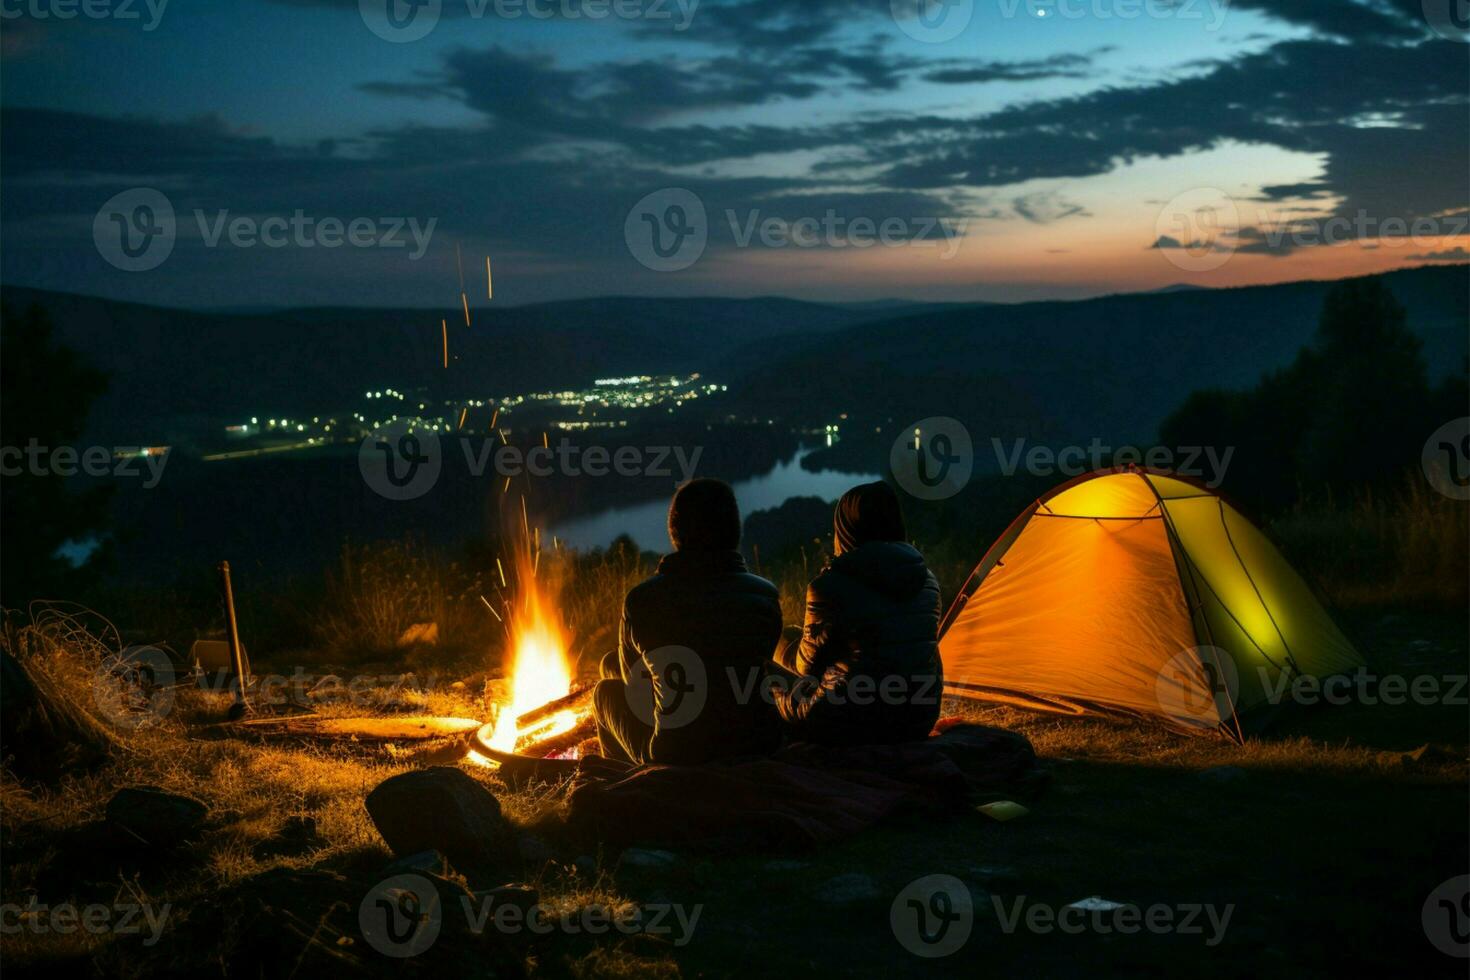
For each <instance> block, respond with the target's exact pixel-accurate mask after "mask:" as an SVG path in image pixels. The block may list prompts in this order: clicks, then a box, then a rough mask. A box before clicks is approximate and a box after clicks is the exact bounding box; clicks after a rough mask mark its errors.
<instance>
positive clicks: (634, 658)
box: [618, 599, 643, 684]
mask: <svg viewBox="0 0 1470 980" xmlns="http://www.w3.org/2000/svg"><path fill="white" fill-rule="evenodd" d="M642 660H643V654H642V652H640V651H639V649H638V643H637V641H635V640H634V639H633V624H632V622H631V618H630V617H629V614H628V600H627V599H624V600H623V615H622V618H621V620H619V622H618V663H619V664H620V665H621V667H622V671H623V683H624V684H627V683H630V682H631V680H632V679H633V678H634V677H635V676H636V675H637V671H638V667H639V666H640V664H641V662H642Z"/></svg>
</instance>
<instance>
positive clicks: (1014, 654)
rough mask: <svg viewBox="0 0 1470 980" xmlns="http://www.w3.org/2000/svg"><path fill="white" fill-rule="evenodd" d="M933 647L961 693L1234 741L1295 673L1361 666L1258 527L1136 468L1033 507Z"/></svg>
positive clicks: (1068, 487) (1185, 486) (979, 573)
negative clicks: (1140, 720) (1144, 721)
mask: <svg viewBox="0 0 1470 980" xmlns="http://www.w3.org/2000/svg"><path fill="white" fill-rule="evenodd" d="M940 652H941V655H942V656H943V659H944V674H945V683H946V685H947V686H948V687H949V688H950V690H951V692H952V693H957V694H961V695H969V696H973V697H977V698H982V699H988V700H999V701H1007V702H1012V703H1017V704H1022V705H1026V706H1030V707H1036V708H1042V709H1046V710H1054V711H1065V712H1075V713H1085V712H1091V713H1102V714H1122V715H1129V716H1135V717H1145V718H1151V719H1155V720H1157V721H1159V722H1161V723H1163V724H1165V725H1167V726H1168V727H1170V728H1173V729H1175V730H1178V731H1184V732H1191V733H1203V732H1220V733H1223V734H1226V735H1229V736H1231V737H1234V738H1240V737H1242V734H1243V730H1244V728H1243V723H1242V721H1241V717H1242V715H1246V716H1251V715H1253V714H1256V713H1257V712H1258V710H1259V709H1264V708H1265V707H1267V706H1268V705H1269V704H1270V703H1271V702H1272V700H1273V697H1272V695H1273V694H1274V693H1275V692H1277V691H1281V690H1285V688H1284V687H1283V685H1284V684H1286V683H1288V682H1289V681H1290V680H1291V679H1292V678H1295V677H1296V676H1298V675H1302V674H1306V675H1313V676H1317V677H1327V676H1331V675H1333V674H1338V673H1344V672H1348V671H1351V670H1354V669H1356V668H1358V667H1360V666H1362V664H1363V660H1362V657H1361V656H1359V654H1358V652H1357V651H1356V650H1354V649H1353V646H1352V644H1351V643H1349V642H1348V640H1347V639H1346V637H1344V636H1343V635H1342V633H1341V632H1340V631H1339V630H1338V628H1337V626H1336V625H1335V624H1334V623H1333V622H1332V620H1331V618H1330V617H1329V616H1328V615H1327V613H1326V611H1325V610H1323V609H1322V607H1321V605H1320V604H1319V603H1318V602H1317V600H1316V599H1315V598H1314V597H1313V595H1312V593H1311V590H1310V589H1309V588H1308V587H1307V585H1306V583H1304V582H1303V581H1302V580H1301V578H1300V577H1299V576H1298V575H1297V574H1296V572H1295V571H1293V570H1292V568H1291V567H1290V566H1289V565H1288V564H1287V563H1286V561H1285V559H1283V558H1282V557H1281V555H1280V553H1279V552H1277V551H1276V549H1275V548H1274V547H1273V546H1272V545H1271V543H1270V542H1269V541H1268V540H1267V539H1266V537H1265V536H1264V535H1263V534H1262V533H1261V532H1260V531H1259V530H1258V529H1257V528H1256V527H1254V526H1253V525H1252V524H1251V523H1250V522H1249V521H1247V520H1246V519H1245V518H1243V517H1242V516H1241V515H1240V514H1239V513H1238V512H1237V511H1236V510H1235V509H1234V508H1233V507H1231V506H1230V505H1229V504H1228V503H1226V502H1225V501H1224V500H1223V499H1221V498H1220V497H1219V496H1217V495H1216V494H1214V493H1212V492H1211V491H1210V490H1208V489H1206V488H1204V487H1202V486H1198V485H1196V484H1194V483H1193V482H1190V481H1187V480H1183V479H1181V478H1178V477H1175V476H1171V475H1169V474H1167V473H1161V472H1157V471H1151V470H1142V469H1129V470H1123V471H1105V472H1101V473H1094V474H1090V475H1089V476H1086V477H1082V478H1080V479H1078V480H1074V481H1072V482H1071V483H1068V484H1064V485H1063V486H1061V487H1059V488H1057V489H1056V490H1054V491H1052V492H1051V493H1050V494H1048V495H1047V496H1045V497H1043V498H1041V499H1040V500H1038V501H1037V502H1036V503H1035V504H1033V505H1032V506H1031V507H1029V508H1027V510H1026V511H1025V512H1024V513H1022V514H1021V516H1020V517H1019V518H1017V520H1016V521H1015V523H1014V524H1012V525H1011V527H1010V528H1009V529H1008V530H1007V531H1006V533H1005V534H1003V535H1002V536H1001V538H1000V540H999V541H997V542H996V544H995V545H994V546H993V547H992V548H991V550H990V552H989V553H987V555H986V556H985V558H984V560H982V561H981V563H980V565H979V566H978V567H977V568H976V569H975V572H974V574H973V575H971V577H970V581H969V582H968V583H966V586H965V588H964V590H963V591H962V592H961V594H960V596H959V598H958V599H957V600H956V602H955V605H954V606H953V607H952V609H951V611H950V614H949V615H948V616H947V617H946V623H945V627H944V629H943V630H942V632H941V638H940Z"/></svg>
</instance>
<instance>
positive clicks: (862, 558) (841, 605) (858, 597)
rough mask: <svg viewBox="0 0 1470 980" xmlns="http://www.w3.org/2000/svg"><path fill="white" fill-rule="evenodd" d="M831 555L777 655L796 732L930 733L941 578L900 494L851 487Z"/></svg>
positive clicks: (780, 698) (834, 736) (936, 693)
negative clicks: (913, 539) (801, 620)
mask: <svg viewBox="0 0 1470 980" xmlns="http://www.w3.org/2000/svg"><path fill="white" fill-rule="evenodd" d="M833 531H834V533H833V546H832V551H833V558H832V560H831V562H829V563H828V564H827V567H825V568H824V569H822V571H821V573H820V574H818V575H817V577H816V578H815V579H813V580H812V582H811V584H810V585H809V586H808V587H807V594H806V624H805V626H804V627H803V628H802V631H801V635H800V638H799V640H798V639H797V638H794V637H793V638H792V641H791V642H789V643H787V644H786V645H785V646H784V647H782V649H781V650H780V651H779V652H778V653H777V655H776V660H777V662H778V663H779V664H781V666H782V667H784V668H786V669H787V670H788V671H792V672H794V673H795V674H797V675H800V676H799V677H798V678H796V679H795V680H794V681H793V682H792V683H791V684H790V685H789V687H788V688H787V690H785V691H784V692H782V693H778V694H777V696H776V699H775V700H776V704H777V707H778V708H779V710H780V712H781V717H782V718H783V719H784V720H785V722H786V723H787V724H788V726H789V727H790V730H791V733H792V735H794V736H795V737H796V738H798V739H801V740H804V741H813V742H825V743H829V744H849V745H850V744H858V745H862V744H877V743H891V742H905V741H910V740H915V739H921V738H924V737H925V736H927V735H928V734H929V731H930V730H931V729H932V728H933V727H934V723H935V721H937V720H938V719H939V705H940V698H941V696H942V690H943V687H944V674H943V669H942V667H941V665H940V662H939V639H938V633H939V616H940V603H939V582H938V581H937V580H936V579H935V578H934V575H933V574H932V573H931V572H930V571H929V568H928V566H927V565H925V564H924V556H923V555H921V554H919V552H918V550H917V549H915V548H914V547H913V546H912V545H910V544H909V543H908V541H907V540H906V539H907V537H908V534H907V532H906V530H905V527H904V521H903V511H902V508H901V506H900V505H899V500H898V494H897V493H895V492H894V490H893V488H892V487H890V486H889V485H888V484H886V483H866V484H863V485H862V486H857V487H853V488H852V489H851V490H849V491H848V492H847V493H845V494H843V496H842V499H841V500H839V501H838V502H837V509H836V513H835V514H834V516H833Z"/></svg>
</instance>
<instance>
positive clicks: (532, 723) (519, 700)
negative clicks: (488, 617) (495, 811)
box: [470, 534, 594, 765]
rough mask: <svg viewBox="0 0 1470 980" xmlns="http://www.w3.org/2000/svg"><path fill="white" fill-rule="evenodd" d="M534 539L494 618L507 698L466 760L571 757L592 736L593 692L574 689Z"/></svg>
mask: <svg viewBox="0 0 1470 980" xmlns="http://www.w3.org/2000/svg"><path fill="white" fill-rule="evenodd" d="M533 540H534V539H533V538H532V537H531V536H530V535H529V534H527V535H526V546H525V547H524V548H523V549H519V554H518V555H517V560H516V598H515V601H514V602H513V603H512V602H507V603H506V615H504V616H500V614H499V613H497V614H496V615H497V616H500V619H501V622H502V623H503V624H504V625H505V627H506V633H507V635H508V637H509V639H510V648H511V672H510V683H509V700H508V701H505V702H502V703H498V704H493V705H491V709H492V711H494V712H495V714H494V717H493V719H492V720H491V721H490V722H489V723H487V724H486V725H484V726H483V727H482V728H481V729H480V731H479V733H478V735H477V736H476V741H477V742H478V744H479V746H480V748H481V749H483V750H484V751H483V752H471V753H470V759H471V760H472V761H474V762H477V763H480V764H482V765H494V764H495V762H496V759H495V757H496V756H497V755H501V754H505V755H510V754H515V755H529V756H537V757H541V758H546V757H551V756H558V757H561V758H570V757H574V756H575V754H576V752H577V747H578V746H579V745H580V743H581V742H582V741H584V740H585V739H587V738H590V737H591V736H592V735H593V734H594V727H593V723H592V716H591V709H590V705H589V704H588V701H589V700H590V697H591V694H592V690H591V688H590V687H582V688H577V687H574V677H573V664H572V657H571V652H570V647H571V637H570V636H569V635H568V633H567V631H566V629H565V628H564V627H563V625H562V623H561V621H560V618H559V617H558V616H557V613H556V609H555V605H554V602H553V600H552V597H551V593H550V590H549V589H548V588H547V586H546V585H545V583H543V582H542V581H541V580H540V579H539V578H538V576H537V571H538V568H539V564H540V563H539V561H538V555H537V553H536V552H535V551H533V547H534V545H533ZM487 604H488V603H487ZM492 611H493V607H492Z"/></svg>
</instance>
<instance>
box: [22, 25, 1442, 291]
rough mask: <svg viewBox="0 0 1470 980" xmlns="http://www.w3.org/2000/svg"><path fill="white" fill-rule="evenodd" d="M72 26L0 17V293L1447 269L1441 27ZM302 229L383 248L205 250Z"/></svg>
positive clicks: (872, 283)
mask: <svg viewBox="0 0 1470 980" xmlns="http://www.w3.org/2000/svg"><path fill="white" fill-rule="evenodd" d="M89 2H90V3H91V4H92V5H93V12H94V13H108V14H109V15H108V16H88V15H87V14H85V13H83V12H82V10H83V4H82V0H3V10H4V13H5V19H4V20H3V22H0V38H3V52H4V58H3V79H0V81H3V122H0V178H3V191H0V209H3V211H0V218H3V243H0V277H3V281H4V282H5V283H6V284H10V285H28V286H39V287H45V288H50V289H61V290H69V291H75V292H82V293H90V294H98V295H104V296H110V297H117V298H123V299H129V300H136V301H143V302H154V303H161V304H167V305H180V306H196V307H255V306H276V305H319V304H349V305H401V306H416V307H427V306H436V305H442V304H444V303H445V302H446V299H448V300H449V301H450V302H457V301H458V292H459V284H458V272H457V270H456V246H458V247H459V250H460V252H461V254H462V256H463V265H464V267H465V276H466V279H467V280H469V283H468V286H467V289H468V292H469V294H470V297H471V301H472V302H479V303H483V302H485V300H486V297H485V288H484V280H485V274H484V261H485V257H486V256H487V255H489V256H492V257H493V260H494V268H495V300H496V302H500V303H524V302H533V301H540V300H547V299H563V298H571V297H579V296H590V295H604V294H645V295H723V296H754V295H772V294H779V295H787V296H794V297H801V298H809V299H833V300H835V299H848V300H864V299H876V298H881V297H906V298H916V299H933V300H960V299H984V300H997V301H1015V300H1025V299H1036V298H1049V297H1062V298H1066V297H1078V296H1085V295H1094V294H1098V293H1104V292H1114V291H1127V290H1137V289H1150V288H1157V287H1162V286H1166V285H1170V284H1173V283H1180V282H1188V283H1194V284H1199V285H1210V286H1223V285H1236V284H1242V283H1257V282H1277V281H1285V280H1291V279H1303V278H1331V277H1338V276H1343V275H1349V274H1353V273H1357V272H1367V271H1376V270H1383V269H1392V268H1400V267H1404V266H1409V265H1416V264H1420V263H1423V262H1428V261H1441V262H1442V261H1464V260H1466V259H1470V254H1467V252H1466V249H1467V248H1470V237H1467V236H1466V234H1465V231H1466V226H1465V221H1466V209H1467V205H1470V173H1467V161H1470V104H1467V103H1470V99H1467V91H1470V44H1466V43H1464V37H1465V32H1464V31H1463V30H1459V29H1457V28H1456V26H1455V25H1454V23H1453V22H1452V21H1449V20H1446V19H1445V18H1442V17H1440V16H1439V15H1438V13H1437V11H1438V10H1439V9H1440V8H1446V9H1448V8H1453V7H1455V6H1456V5H1457V3H1458V6H1459V7H1464V4H1463V3H1459V2H1458V0H1444V2H1442V3H1439V4H1436V0H1427V2H1421V0H1372V2H1370V0H1361V2H1354V0H1233V2H1230V3H1226V2H1224V0H1178V2H1166V0H1051V2H1047V3H1036V2H1028V0H970V2H967V0H949V3H948V4H944V3H937V4H936V3H934V2H933V0H893V2H890V0H700V2H698V3H694V2H693V0H618V5H617V6H615V5H614V4H613V2H612V0H606V2H601V3H599V2H596V0H523V2H521V0H500V9H499V10H498V11H497V4H496V2H495V0H486V2H487V3H488V6H487V5H486V3H482V2H481V0H418V2H419V3H420V4H422V7H413V6H410V5H409V4H406V3H404V0H376V2H374V0H363V3H362V4H359V2H358V0H217V2H216V0H208V2H205V0H172V2H170V3H167V4H166V5H165V6H163V8H162V10H161V11H160V10H159V9H158V7H159V2H158V0H154V3H153V7H152V9H151V10H150V7H149V5H148V4H147V3H146V2H144V0H126V3H125V0H111V2H109V0H89ZM390 3H391V4H394V5H396V10H395V12H396V13H397V14H398V15H399V17H398V19H397V21H391V20H390V19H388V18H387V17H385V16H384V7H385V4H390ZM528 4H529V6H530V7H531V8H533V9H534V12H535V15H533V13H532V11H531V10H528V9H527V5H528ZM916 5H917V6H919V7H925V6H926V5H927V6H928V7H929V9H927V10H921V11H916V10H915V7H916ZM618 6H620V7H621V12H622V13H623V14H624V16H618V14H617V13H616V12H612V13H610V14H609V15H608V16H600V17H599V16H595V15H597V14H599V13H602V12H604V11H608V10H609V8H612V9H613V11H616V10H617V7H618ZM119 8H124V9H119ZM436 9H437V13H436ZM1426 11H1428V16H1426ZM72 12H75V13H76V16H69V17H65V18H63V17H62V16H61V15H62V14H70V13H72ZM919 13H922V14H924V15H925V16H924V17H922V18H920V17H918V16H916V14H919ZM632 14H642V16H630V15H632ZM394 23H398V24H401V25H405V26H403V27H395V26H394ZM375 29H376V30H375ZM419 33H422V34H423V36H422V37H419V38H417V39H413V40H409V39H407V38H406V35H408V34H419ZM950 34H954V35H955V36H953V37H948V36H947V35H950ZM380 35H384V36H380ZM140 188H143V189H151V190H153V191H156V192H158V193H159V194H161V195H162V196H163V198H164V199H165V200H166V201H167V202H168V206H169V207H171V208H172V209H173V211H174V215H175V225H174V231H173V233H172V234H173V247H172V251H171V252H170V253H169V254H168V255H167V257H166V259H165V260H163V261H162V262H161V263H160V264H158V265H157V266H156V267H153V268H149V269H146V270H143V271H128V270H126V269H124V268H118V267H117V266H116V265H115V264H114V263H112V262H110V261H109V260H108V257H107V256H106V255H105V254H104V253H105V252H106V249H105V248H99V245H98V241H97V238H98V235H99V229H101V232H100V234H102V235H103V237H105V235H106V233H107V229H108V228H110V227H112V225H110V224H109V220H110V219H109V217H108V215H107V214H105V213H104V214H103V215H102V217H101V218H99V210H102V211H105V210H106V209H105V208H104V205H107V204H108V202H109V201H112V200H114V199H115V198H117V195H120V194H123V195H124V197H123V198H121V200H122V201H123V204H122V205H119V206H118V207H121V208H122V209H123V210H122V211H120V212H118V213H120V214H123V215H124V218H123V220H124V221H129V220H133V217H134V216H135V211H136V206H135V198H129V197H127V196H126V195H125V192H129V191H133V190H135V189H140ZM670 188H681V189H683V190H686V191H688V192H690V193H691V194H692V195H693V198H694V199H695V200H697V201H698V202H699V205H700V206H701V207H702V208H703V209H704V212H705V214H704V218H703V222H702V224H703V227H702V229H701V235H702V236H707V245H706V246H705V247H704V248H703V250H702V251H701V252H699V253H698V255H697V259H696V260H692V261H691V262H690V263H688V264H687V265H685V264H683V263H679V262H675V263H674V264H679V265H682V267H681V268H678V269H674V270H672V271H659V269H658V268H656V266H658V265H659V264H660V263H659V262H658V261H653V262H645V261H640V246H639V245H638V244H637V243H636V241H635V240H636V239H637V237H638V235H639V234H640V233H643V232H647V231H649V229H647V228H644V226H643V224H642V222H641V220H640V217H639V215H638V213H637V212H635V213H634V214H633V216H632V217H631V218H630V211H631V210H633V209H634V208H635V205H637V204H638V203H639V202H640V201H642V200H644V199H645V198H646V197H647V196H648V195H650V194H653V195H655V197H654V198H653V199H652V200H653V202H654V205H645V207H651V206H656V207H657V208H662V207H663V206H664V204H665V203H667V200H669V199H668V198H667V195H665V196H664V197H660V196H657V195H658V193H659V192H661V191H666V190H667V189H670ZM154 199H156V198H150V200H154ZM680 200H688V198H687V197H681V198H680ZM1171 202H1172V203H1171ZM1224 204H1228V206H1229V207H1230V208H1232V209H1233V214H1234V215H1235V220H1234V221H1233V222H1231V221H1228V220H1227V221H1223V222H1222V221H1221V220H1220V217H1219V216H1220V215H1221V214H1223V213H1224V212H1223V211H1222V210H1221V207H1222V206H1223V205H1224ZM196 212H199V214H200V215H202V217H200V216H196ZM297 212H301V214H302V215H303V216H304V217H305V218H307V219H310V220H311V221H312V222H319V221H321V220H322V219H335V220H337V221H339V222H340V223H341V224H342V225H344V226H345V225H347V224H348V223H351V222H353V221H354V220H357V221H359V224H360V227H361V228H362V229H363V236H364V237H363V239H362V240H363V241H364V242H365V241H367V240H368V239H369V238H371V239H372V241H374V242H377V243H378V244H372V245H368V244H357V245H353V244H343V245H340V246H338V247H326V246H325V245H324V244H323V242H322V240H321V239H317V240H315V241H313V239H312V238H311V237H310V236H307V237H306V238H305V239H304V240H302V239H296V238H293V239H291V240H290V241H288V242H287V243H286V244H284V245H282V246H281V247H271V246H268V245H264V244H261V243H260V242H259V241H255V242H248V240H241V241H238V242H237V241H231V240H230V236H229V235H228V234H227V235H225V236H223V237H221V238H219V239H216V240H213V241H211V236H212V233H213V229H216V228H218V227H220V225H219V222H221V221H234V220H236V219H240V218H243V219H245V221H246V222H247V224H249V223H254V225H255V226H257V227H260V226H261V223H262V222H264V221H266V219H268V218H271V217H272V216H275V217H277V218H278V219H279V218H280V217H282V216H284V217H286V218H288V219H289V218H291V217H292V216H294V215H295V214H296V213H297ZM732 213H733V214H732ZM684 214H685V216H686V217H687V209H686V212H685V213H684ZM149 215H152V217H153V218H157V214H156V213H154V212H151V211H150V212H148V213H147V214H145V215H143V216H142V217H141V218H139V220H144V219H146V218H147V217H148V216H149ZM676 217H677V216H676ZM834 217H835V219H836V220H837V225H836V227H837V231H836V233H835V234H828V233H827V232H826V231H823V232H822V233H820V234H818V235H816V236H815V238H806V239H803V240H802V242H801V243H798V244H792V243H786V244H784V245H783V243H782V240H781V239H780V237H779V236H778V237H776V238H774V239H772V238H769V236H768V237H767V239H766V240H762V236H761V235H760V234H759V233H757V234H755V235H754V237H750V238H748V239H746V236H747V233H748V231H749V230H750V229H755V228H759V227H760V225H761V223H762V222H765V221H766V220H767V219H771V218H776V219H782V220H785V221H797V220H799V219H808V222H809V223H808V226H807V227H808V228H809V229H810V228H811V227H813V226H815V225H819V224H822V223H823V222H824V221H825V223H826V225H828V226H830V225H831V224H832V220H833V218H834ZM1332 218H1337V219H1340V220H1339V221H1338V222H1337V224H1336V225H1334V226H1327V225H1325V224H1324V222H1326V221H1328V220H1329V219H1332ZM362 219H366V222H365V223H364V222H363V221H362ZM665 219H668V221H674V223H673V224H668V228H669V229H671V230H670V231H669V233H670V234H673V233H674V232H675V231H677V230H679V229H681V228H682V229H684V230H688V228H689V227H691V226H690V225H688V224H687V223H683V224H680V223H678V222H677V221H675V219H671V218H669V216H668V214H666V213H665V212H664V211H662V210H660V211H658V212H657V214H656V216H655V218H654V219H653V221H654V222H655V224H656V223H657V222H659V221H664V220H665ZM855 219H866V220H867V221H868V222H870V223H871V224H872V225H873V226H882V225H883V224H884V223H885V222H888V225H889V228H890V233H889V234H888V235H887V236H886V238H885V241H884V242H882V243H874V242H873V241H872V239H871V238H870V237H865V236H864V235H863V234H861V233H860V232H859V229H861V228H863V225H861V224H856V225H855V224H852V222H853V221H854V220H855ZM431 221H432V222H433V224H432V235H431V236H429V238H428V240H427V247H426V250H424V251H423V254H422V255H421V256H420V257H417V258H415V257H414V256H415V254H416V252H417V251H418V249H417V247H416V246H415V244H414V241H413V237H412V235H411V234H410V233H409V231H408V228H409V227H410V223H411V224H412V226H416V227H418V228H420V229H421V230H423V229H427V228H428V227H430V222H431ZM1416 221H1417V222H1418V228H1419V233H1418V234H1415V235H1412V236H1406V235H1404V234H1403V232H1402V231H1397V232H1396V231H1395V229H1396V228H1409V229H1412V228H1413V227H1414V223H1415V222H1416ZM666 223H667V222H666ZM395 224H399V225H402V226H403V230H401V231H400V232H399V233H398V235H397V238H398V239H399V240H400V241H403V242H404V243H405V245H404V247H383V245H382V244H381V241H380V239H381V237H382V236H383V235H387V234H388V233H389V231H390V230H391V229H392V228H393V227H394V226H395ZM369 226H371V228H372V229H374V231H373V234H372V235H369V234H368V232H367V231H366V229H367V228H368V227H369ZM140 227H141V226H140ZM149 227H155V226H151V225H150V226H149ZM277 227H280V223H279V222H278V224H277ZM650 227H651V226H650ZM1288 231H1290V232H1291V233H1289V234H1283V233H1286V232H1288ZM118 233H119V234H120V233H121V232H120V231H119V232H118ZM649 233H651V232H649ZM661 233H662V230H661ZM1329 234H1330V235H1331V236H1333V243H1332V244H1321V243H1319V242H1320V241H1321V239H1322V238H1323V236H1324V235H1329ZM1364 236H1366V237H1364ZM742 242H743V243H742ZM630 243H631V244H630ZM308 244H309V245H311V247H306V246H307V245H308ZM642 257H643V258H646V257H647V253H646V252H644V253H642ZM1217 259H1218V260H1219V261H1216V260H1217ZM650 265H653V266H655V268H651V267H650Z"/></svg>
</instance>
